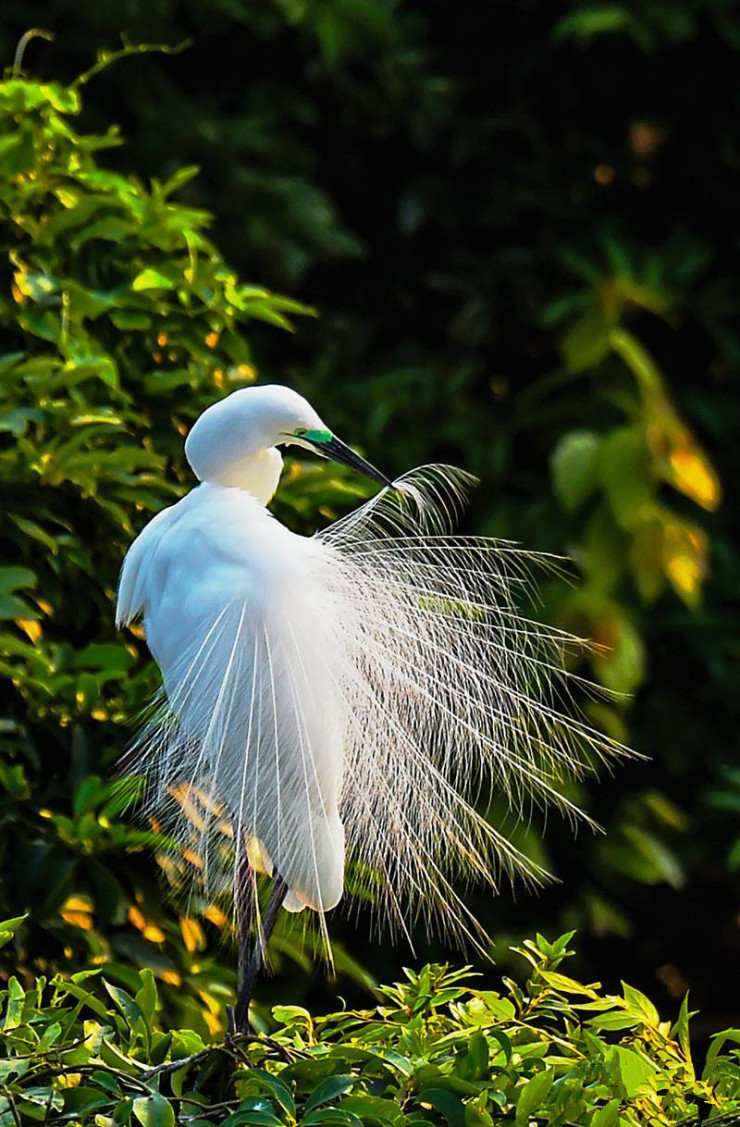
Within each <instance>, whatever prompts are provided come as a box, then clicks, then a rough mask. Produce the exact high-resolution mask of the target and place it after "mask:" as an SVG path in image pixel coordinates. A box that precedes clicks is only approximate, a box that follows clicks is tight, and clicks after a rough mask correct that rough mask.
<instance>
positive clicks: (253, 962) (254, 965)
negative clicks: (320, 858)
mask: <svg viewBox="0 0 740 1127" xmlns="http://www.w3.org/2000/svg"><path fill="white" fill-rule="evenodd" d="M250 874H251V870H250ZM251 879H254V878H253V874H251ZM239 884H241V881H240V882H239ZM287 892H288V886H287V884H286V883H285V881H284V880H283V878H282V877H281V876H280V874H279V873H276V874H275V878H274V880H273V882H272V890H271V892H270V902H269V904H268V905H267V911H266V912H265V918H264V920H263V921H262V926H261V928H260V929H259V934H258V935H256V936H255V938H254V941H253V944H252V950H251V954H248V952H249V934H250V928H249V914H248V912H247V913H245V915H246V922H245V918H244V915H243V914H242V911H241V907H240V905H239V904H238V900H239V899H240V893H239V892H238V891H237V915H238V919H237V926H238V929H239V960H238V964H237V967H238V982H239V986H238V989H237V995H236V1006H235V1007H234V1009H233V1010H232V1011H231V1024H232V1033H246V1031H247V1025H248V1023H249V1003H250V1002H251V1000H252V994H253V993H254V988H255V985H256V983H257V976H258V975H259V972H260V968H261V966H262V962H263V958H262V956H263V952H264V951H265V950H266V949H267V944H268V943H269V941H270V936H271V935H272V933H273V930H274V928H275V923H276V922H277V917H278V912H279V911H280V909H281V907H282V904H283V901H284V900H285V897H286V895H287ZM241 895H244V893H243V892H242V893H241Z"/></svg>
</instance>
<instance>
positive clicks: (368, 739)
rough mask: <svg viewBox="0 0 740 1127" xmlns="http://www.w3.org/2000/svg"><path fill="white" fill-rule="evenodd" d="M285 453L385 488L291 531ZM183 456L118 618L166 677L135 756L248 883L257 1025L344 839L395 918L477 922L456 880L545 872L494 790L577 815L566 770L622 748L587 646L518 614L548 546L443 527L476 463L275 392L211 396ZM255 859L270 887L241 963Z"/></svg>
mask: <svg viewBox="0 0 740 1127" xmlns="http://www.w3.org/2000/svg"><path fill="white" fill-rule="evenodd" d="M291 445H293V446H299V447H302V448H304V449H307V450H310V451H312V452H315V453H318V454H321V455H323V456H324V457H327V458H331V459H333V460H335V461H337V462H340V463H342V464H344V465H349V466H352V467H353V468H354V469H356V470H358V471H359V472H360V473H363V474H365V475H367V476H369V477H371V478H372V479H373V480H375V481H377V482H378V483H380V484H381V485H382V486H383V490H382V491H381V492H380V493H379V494H378V495H377V496H376V497H375V498H373V499H372V500H371V501H369V502H367V503H366V504H364V505H362V506H361V507H360V508H359V509H358V510H357V511H356V512H354V513H352V514H351V515H350V516H349V517H346V518H345V519H343V520H340V521H338V522H337V523H335V524H333V525H330V526H329V527H328V528H326V529H324V530H323V531H322V532H319V533H318V534H317V535H315V536H313V537H310V538H309V537H304V536H299V535H296V534H295V533H293V532H291V531H289V530H288V529H287V528H285V527H284V526H283V525H281V524H280V523H279V522H278V521H277V520H276V519H275V518H274V517H273V516H272V515H271V514H270V513H269V512H268V510H267V508H266V506H267V505H268V503H269V502H270V500H271V498H272V497H273V495H274V493H275V491H276V489H277V486H278V481H279V478H280V473H281V468H282V456H281V454H280V452H279V450H278V447H279V446H291ZM185 453H186V456H187V458H188V460H189V462H190V465H191V467H192V469H193V470H194V472H195V474H196V476H197V477H198V478H199V480H200V482H201V484H199V485H198V486H197V487H196V488H195V489H193V490H192V491H191V492H190V493H189V494H188V495H187V496H186V497H184V498H183V499H182V500H181V501H179V502H178V503H177V504H175V505H172V506H171V507H170V508H167V509H165V510H164V511H163V512H161V513H159V514H158V515H157V516H156V517H154V519H153V520H152V521H150V522H149V524H148V525H147V526H146V527H145V528H144V530H143V531H142V532H141V534H140V535H139V536H138V538H137V539H136V540H135V542H134V543H133V545H132V546H131V548H130V550H129V552H128V554H127V556H126V559H125V562H124V566H123V570H122V574H121V581H120V588H119V592H118V608H117V620H118V622H119V623H121V624H124V623H129V622H131V621H132V620H133V619H135V618H136V617H137V616H142V617H143V622H144V628H145V632H146V638H147V643H148V646H149V649H150V651H151V653H152V655H153V656H154V658H155V660H156V662H157V664H158V665H159V668H160V670H161V672H162V678H163V694H162V700H161V702H160V708H159V711H158V714H157V715H156V716H155V718H154V720H153V721H152V722H151V723H150V724H149V726H148V727H147V729H146V730H145V731H144V733H143V734H142V735H141V737H140V738H139V740H138V742H137V745H136V747H135V749H134V761H135V762H136V764H137V767H138V769H139V771H140V772H141V773H142V774H144V775H146V776H147V777H148V779H149V783H150V788H149V793H150V797H149V800H148V801H149V810H150V813H151V814H152V815H155V816H156V818H157V819H158V820H159V822H160V823H161V824H163V825H165V826H168V827H169V828H170V829H171V832H172V834H173V835H174V837H175V838H176V839H177V840H179V841H180V844H181V848H182V849H183V850H185V851H187V850H188V849H189V850H190V851H191V852H190V855H191V856H195V857H196V859H197V863H198V865H199V866H200V870H201V876H202V878H203V880H204V881H205V883H206V885H207V886H210V887H211V888H213V887H217V886H218V885H219V882H222V881H223V879H224V875H225V874H228V875H229V878H230V883H231V887H232V888H233V889H234V902H235V909H236V914H237V924H238V928H239V934H240V960H239V962H240V974H239V978H240V989H239V999H238V1005H237V1010H236V1015H235V1017H233V1021H234V1026H235V1028H242V1027H244V1026H245V1024H246V1021H247V1009H248V1004H249V996H250V994H251V992H252V988H253V985H254V977H255V974H256V972H257V969H258V967H259V960H260V953H261V951H263V950H264V945H265V944H266V942H267V939H268V938H269V932H270V930H271V929H272V926H273V924H274V922H275V917H276V916H277V913H278V909H279V908H280V906H281V905H282V906H284V908H286V909H287V910H288V911H292V912H296V911H301V910H302V909H304V908H308V909H311V910H312V911H314V912H316V913H318V914H319V918H320V921H321V925H322V927H325V924H324V913H325V912H326V911H328V910H329V909H330V908H333V907H334V906H335V905H336V904H337V903H338V901H339V900H340V898H341V897H342V893H343V887H344V874H345V857H346V855H347V854H348V853H349V855H350V856H351V857H353V858H354V860H355V861H356V862H357V871H358V872H359V873H360V874H362V873H365V874H367V879H368V881H369V882H371V883H372V882H375V883H376V885H377V887H376V888H375V896H376V899H377V900H378V906H379V908H380V910H381V912H384V913H385V916H386V917H387V918H388V919H389V920H390V921H391V922H392V923H395V924H400V925H401V926H403V927H405V926H406V923H405V921H407V920H408V918H409V915H411V916H413V915H418V914H424V915H426V916H427V917H431V918H435V919H436V920H437V921H438V922H441V923H442V925H443V926H446V927H449V928H450V929H452V930H458V931H459V930H463V931H465V932H467V933H468V934H471V933H474V932H475V930H476V926H477V925H476V923H475V921H474V920H473V919H472V917H471V916H470V915H469V914H468V913H467V911H466V909H465V907H464V905H463V903H462V900H461V899H460V896H459V894H458V892H456V891H455V888H454V887H453V883H452V880H453V877H454V875H458V876H460V877H461V878H463V879H470V878H478V879H480V880H483V881H485V882H488V884H489V885H490V886H491V887H492V888H494V889H495V888H496V885H497V882H498V879H499V877H500V875H501V874H502V873H503V874H505V875H508V876H510V877H513V876H514V875H516V874H523V875H524V876H525V877H529V878H530V879H533V880H535V881H536V880H539V879H540V878H541V877H542V876H543V875H544V874H542V873H541V872H540V871H539V870H538V869H537V867H536V866H535V865H533V864H532V862H531V861H529V860H528V859H527V858H526V857H525V856H524V855H522V854H521V853H520V852H519V851H518V850H517V849H516V848H515V847H514V845H513V844H512V843H511V842H510V841H509V840H507V838H506V836H505V834H504V832H503V827H502V826H496V825H494V824H492V822H491V821H488V820H486V819H485V818H484V817H482V816H481V815H480V814H479V813H478V812H476V809H475V807H476V806H479V807H480V806H481V805H482V804H483V805H484V804H485V802H486V801H487V800H488V799H489V798H490V797H491V796H492V795H501V796H503V797H504V798H505V800H506V801H507V803H508V805H509V807H510V808H511V809H512V810H514V811H515V812H516V813H517V815H521V814H522V813H523V812H524V813H526V811H527V809H528V808H529V807H531V806H532V805H540V806H544V805H547V804H554V805H555V806H557V807H559V808H560V810H562V811H563V812H565V814H566V815H568V816H571V817H573V818H575V817H579V816H581V815H580V811H578V810H577V808H576V807H574V806H573V805H572V804H571V803H570V802H569V801H568V799H567V798H566V797H564V795H563V794H562V793H561V792H560V790H559V789H558V788H559V783H560V782H561V781H562V780H563V779H566V778H568V777H573V776H578V775H580V774H582V773H583V771H584V770H585V769H588V768H590V767H593V766H594V764H595V762H596V761H601V760H604V759H606V758H608V757H611V756H612V755H614V754H620V753H622V752H624V749H623V748H621V747H619V746H618V745H616V744H615V743H613V742H612V741H610V740H609V739H607V738H606V737H604V736H602V735H601V734H600V733H598V732H597V731H595V730H593V729H592V728H591V727H589V725H588V724H587V722H586V721H585V719H584V718H583V716H582V715H580V714H579V712H578V710H577V709H576V708H575V707H574V706H573V705H572V703H571V693H570V684H571V683H572V682H573V681H574V680H577V678H574V677H573V676H572V675H571V674H569V673H568V672H567V671H566V669H565V666H564V661H563V655H564V652H565V650H566V649H567V648H568V647H569V646H572V644H573V643H575V639H573V638H571V637H569V636H568V635H565V634H562V633H560V632H558V631H556V630H554V629H553V628H551V627H547V626H544V625H542V624H538V623H535V622H532V621H528V620H526V619H525V618H524V617H523V616H522V614H521V612H520V611H519V610H518V608H517V606H516V605H515V602H514V599H513V592H514V591H515V590H516V589H517V588H519V587H524V588H526V586H527V584H528V582H529V580H528V574H529V563H530V560H531V559H533V558H534V557H530V556H529V555H528V554H527V553H525V552H523V551H521V550H519V549H517V548H515V547H514V546H512V545H510V544H508V543H501V542H499V541H493V540H485V539H475V538H462V537H457V538H456V537H453V536H452V535H450V527H451V524H452V522H453V520H454V517H455V514H456V510H457V509H458V507H459V504H460V502H461V501H462V499H463V498H464V494H465V491H466V488H467V486H468V485H469V483H470V481H471V480H472V479H470V478H468V477H467V476H466V475H465V474H463V473H462V472H460V471H458V470H454V469H451V468H449V467H439V466H432V467H425V468H422V469H420V470H416V471H412V472H411V473H410V474H407V475H405V476H404V477H403V478H401V479H399V481H397V482H396V483H391V482H390V481H389V480H388V479H387V478H385V477H384V476H383V475H382V474H381V473H379V472H378V471H377V470H376V469H374V467H373V466H371V465H370V464H369V463H368V462H366V461H364V460H363V459H362V458H360V457H359V456H358V455H357V454H355V453H353V452H352V451H351V450H350V449H349V448H348V447H346V446H345V445H344V444H343V443H342V442H340V441H339V440H338V439H337V438H336V437H335V436H334V435H333V434H332V432H331V431H330V430H329V428H328V427H327V426H326V424H325V423H324V422H323V421H322V419H321V418H320V417H319V416H318V414H317V413H316V412H315V411H314V409H313V408H312V407H311V406H310V404H309V403H308V402H307V401H306V400H305V399H303V398H302V397H301V396H300V395H298V394H296V393H295V392H293V391H291V390H289V389H288V388H284V387H277V386H268V387H250V388H246V389H242V390H239V391H235V392H233V393H232V394H231V395H229V396H228V397H227V398H225V399H223V400H222V401H220V402H218V403H216V404H214V405H213V406H211V407H209V408H208V409H207V410H206V411H205V412H204V413H203V415H201V417H200V418H199V419H198V420H197V422H196V423H195V425H194V426H193V428H192V430H191V432H190V434H189V436H188V438H187V441H186V443H185ZM194 835H195V838H196V839H197V840H196V841H195V843H194V840H193V839H194ZM194 844H195V845H196V846H197V849H196V850H194V849H193V845H194ZM260 870H261V871H264V872H267V873H268V874H271V875H272V876H273V878H274V879H273V891H272V896H271V901H270V906H269V908H268V911H267V913H266V916H265V919H264V920H263V921H262V925H263V926H262V927H260V928H258V936H257V938H256V939H255V941H254V952H253V954H252V956H251V960H249V961H248V960H247V956H246V953H245V952H246V943H247V935H248V932H249V928H250V919H251V912H250V909H251V908H253V907H254V906H255V904H256V897H255V892H254V889H255V878H254V873H255V872H256V871H260Z"/></svg>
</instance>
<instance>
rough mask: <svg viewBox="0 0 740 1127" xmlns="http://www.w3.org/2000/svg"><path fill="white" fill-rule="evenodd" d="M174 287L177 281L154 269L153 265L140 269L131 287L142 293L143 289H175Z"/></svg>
mask: <svg viewBox="0 0 740 1127" xmlns="http://www.w3.org/2000/svg"><path fill="white" fill-rule="evenodd" d="M174 288H175V283H174V282H173V281H171V280H170V279H169V278H168V277H167V276H166V275H165V274H162V273H161V272H160V271H159V270H154V269H152V267H147V268H146V270H141V271H139V273H138V274H137V275H136V277H135V278H134V280H133V282H132V283H131V289H132V290H134V292H135V293H140V292H141V291H142V290H173V289H174Z"/></svg>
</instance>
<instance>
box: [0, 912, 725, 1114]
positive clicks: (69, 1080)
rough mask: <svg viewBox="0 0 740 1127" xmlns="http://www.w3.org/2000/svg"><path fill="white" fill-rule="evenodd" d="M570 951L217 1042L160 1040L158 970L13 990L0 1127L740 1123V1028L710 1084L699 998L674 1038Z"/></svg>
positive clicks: (410, 976) (453, 974) (425, 983)
mask: <svg viewBox="0 0 740 1127" xmlns="http://www.w3.org/2000/svg"><path fill="white" fill-rule="evenodd" d="M17 923H18V921H17V920H12V921H8V922H6V923H5V924H1V925H0V929H1V930H0V938H1V939H3V940H4V941H6V942H7V940H8V939H10V937H11V934H12V932H13V930H14V928H15V926H16V925H17ZM571 938H572V933H570V934H567V935H564V936H561V938H560V939H558V940H556V942H554V943H548V942H547V941H546V940H545V939H543V938H542V936H538V937H537V941H536V942H533V941H527V942H526V943H525V945H524V947H523V948H521V949H520V950H519V951H518V954H519V955H522V956H523V957H524V958H525V959H526V960H527V962H528V963H529V977H528V979H527V980H526V982H515V981H512V980H510V979H505V980H504V988H503V991H498V990H490V989H481V987H480V986H479V985H477V984H476V981H475V979H476V976H475V975H473V974H471V971H470V968H464V969H462V970H456V971H451V970H450V969H449V967H446V966H436V965H430V966H426V967H424V968H423V969H421V970H420V971H419V972H418V973H414V972H411V971H407V972H406V981H405V982H403V983H397V984H396V985H395V986H388V987H384V988H383V989H382V991H381V994H382V999H381V1003H380V1005H379V1006H378V1007H377V1008H376V1009H374V1010H349V1009H345V1010H342V1011H340V1012H339V1013H334V1014H329V1015H328V1016H325V1017H313V1016H312V1015H311V1014H310V1013H309V1012H308V1011H307V1010H305V1009H303V1008H302V1007H300V1006H276V1007H275V1008H274V1009H273V1012H272V1022H271V1023H270V1028H269V1031H263V1032H260V1033H258V1034H256V1035H254V1036H243V1035H240V1036H238V1037H236V1038H234V1039H231V1040H228V1039H227V1040H226V1041H224V1042H219V1043H215V1044H210V1045H207V1044H204V1042H203V1041H202V1039H201V1038H200V1037H199V1036H198V1034H197V1033H194V1032H193V1031H192V1030H191V1029H185V1030H177V1029H174V1030H163V1029H161V1028H160V1025H159V1020H158V999H157V989H156V985H155V981H154V978H153V976H152V974H151V972H150V971H148V970H143V971H142V972H141V973H140V975H139V976H138V980H137V982H136V984H135V987H136V989H135V991H133V989H132V992H128V991H126V990H123V989H121V988H120V987H119V986H116V985H114V984H112V983H110V982H108V981H106V980H105V978H103V977H99V974H100V972H98V971H94V970H93V971H87V972H82V973H79V974H75V975H72V976H71V978H63V977H61V976H57V977H55V978H52V979H51V981H49V982H47V981H46V980H45V979H39V980H38V982H37V983H35V984H34V986H33V987H32V988H31V989H27V990H24V989H23V987H22V986H21V984H20V983H19V981H18V980H17V979H16V978H12V979H11V980H10V982H9V985H8V989H7V990H4V991H3V992H2V995H1V998H2V1017H3V1032H2V1034H1V1035H0V1127H18V1124H19V1123H21V1122H33V1121H38V1122H43V1123H45V1124H63V1123H65V1124H86V1123H92V1122H93V1121H94V1122H95V1123H96V1124H97V1125H98V1127H108V1125H112V1124H127V1123H133V1124H136V1123H138V1124H141V1125H142V1127H174V1124H176V1123H178V1124H190V1125H192V1127H206V1125H207V1124H214V1125H216V1124H219V1125H220V1127H249V1125H252V1127H293V1125H295V1124H301V1125H304V1127H363V1125H368V1127H405V1125H409V1127H412V1125H413V1127H437V1125H445V1124H448V1125H449V1127H493V1125H494V1124H495V1123H502V1124H504V1123H512V1124H515V1127H528V1125H530V1124H533V1123H535V1124H537V1125H538V1127H539V1125H543V1127H544V1125H546V1124H547V1125H552V1127H567V1125H571V1127H576V1125H577V1127H638V1125H641V1124H650V1125H651V1127H660V1125H665V1127H669V1125H671V1127H673V1125H675V1124H677V1123H678V1122H679V1121H681V1122H689V1121H695V1122H697V1123H698V1122H699V1118H698V1117H699V1116H700V1115H701V1120H702V1122H705V1121H707V1120H706V1118H705V1117H706V1116H707V1115H710V1114H711V1115H712V1116H715V1115H717V1114H718V1113H731V1112H740V1049H738V1048H737V1047H736V1046H737V1045H738V1043H740V1031H738V1030H728V1031H726V1032H724V1033H719V1034H717V1035H716V1036H715V1038H714V1040H713V1043H712V1046H711V1048H710V1051H709V1054H708V1057H707V1062H706V1066H705V1068H704V1071H703V1073H702V1074H701V1076H699V1075H697V1073H696V1071H695V1068H694V1064H693V1062H692V1058H691V1052H690V1049H689V1017H690V1015H689V1012H688V1008H687V1004H686V1000H684V1003H683V1005H682V1007H681V1012H680V1015H679V1017H678V1020H677V1021H676V1022H675V1023H674V1024H673V1025H671V1024H670V1023H669V1022H666V1021H661V1019H660V1016H659V1014H658V1011H657V1010H656V1008H655V1006H654V1005H653V1003H652V1002H651V1001H650V1000H649V999H648V998H646V997H645V995H644V994H641V993H640V991H638V990H635V989H634V988H633V987H631V986H627V985H626V984H625V985H624V986H623V992H622V993H621V994H617V995H610V994H606V993H604V992H603V991H602V990H601V988H600V986H599V985H598V983H596V984H588V985H586V984H582V983H580V982H576V981H575V980H574V979H572V978H569V977H568V976H567V975H565V974H563V973H562V970H561V969H560V966H561V963H562V962H563V959H564V958H565V957H566V956H567V955H569V954H570V953H571V952H570V951H569V950H568V943H569V942H570V939H571ZM711 1121H712V1122H714V1121H715V1120H714V1119H712V1120H711Z"/></svg>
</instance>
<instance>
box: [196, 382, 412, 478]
mask: <svg viewBox="0 0 740 1127" xmlns="http://www.w3.org/2000/svg"><path fill="white" fill-rule="evenodd" d="M277 446H302V447H303V448H304V449H306V450H311V451H312V452H313V453H315V454H320V455H321V456H322V457H325V458H330V459H331V460H332V461H334V462H339V463H340V464H341V465H345V466H350V467H351V468H352V469H354V470H357V471H358V472H359V473H362V474H365V476H366V477H370V478H372V479H373V481H377V482H379V483H380V484H381V485H386V486H387V485H390V484H391V482H390V481H389V479H388V478H387V477H385V476H384V475H383V474H381V473H380V471H379V470H376V469H375V467H374V466H371V465H370V463H369V462H366V461H365V460H364V458H361V457H360V456H359V454H355V452H354V451H353V450H350V448H349V447H348V446H345V444H344V443H343V442H341V441H340V440H339V439H338V438H337V437H336V435H334V434H333V433H332V432H331V431H330V430H329V428H328V427H327V426H326V424H325V423H324V422H323V420H322V419H321V418H320V417H319V416H318V415H317V413H316V411H314V409H313V407H312V406H311V404H310V403H309V402H308V400H306V399H304V398H303V396H302V395H299V394H298V393H297V392H296V391H293V390H292V389H291V388H288V387H280V386H279V385H277V384H271V385H267V386H264V387H246V388H242V389H241V390H239V391H234V392H232V394H231V395H228V396H227V397H226V398H225V399H222V400H220V401H219V402H218V403H214V404H213V405H212V406H211V407H208V408H207V410H205V411H204V412H203V414H202V415H201V416H200V418H199V419H197V420H196V422H195V425H194V426H193V428H192V430H191V431H190V434H189V435H188V437H187V441H186V443H185V455H186V457H187V459H188V461H189V462H190V465H191V466H192V468H193V472H194V473H195V475H196V477H198V478H199V479H200V480H201V481H210V482H215V483H217V484H222V485H233V484H237V483H238V477H239V476H240V473H241V469H242V468H244V469H246V468H247V467H246V463H248V462H250V461H251V460H253V459H255V458H256V457H259V456H260V455H264V453H265V452H266V451H271V450H274V448H275V447H277ZM276 457H277V454H276Z"/></svg>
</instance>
